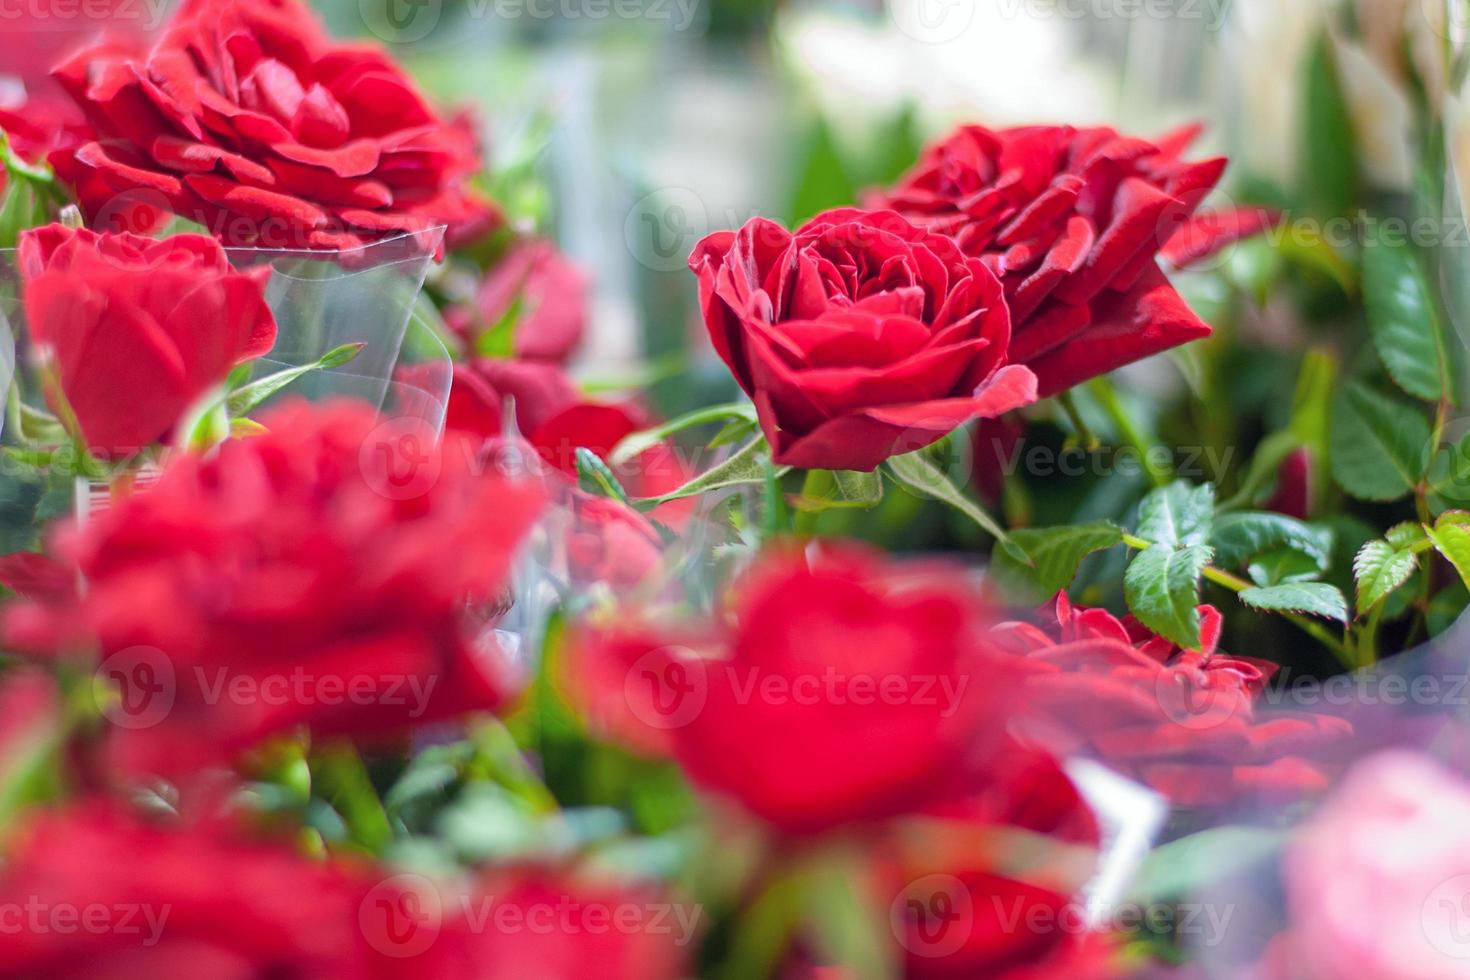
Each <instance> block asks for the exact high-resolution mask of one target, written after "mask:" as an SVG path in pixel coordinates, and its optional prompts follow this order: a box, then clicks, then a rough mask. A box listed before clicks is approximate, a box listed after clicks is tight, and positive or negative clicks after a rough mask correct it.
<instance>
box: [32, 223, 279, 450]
mask: <svg viewBox="0 0 1470 980" xmlns="http://www.w3.org/2000/svg"><path fill="white" fill-rule="evenodd" d="M19 263H20V275H21V286H22V290H23V299H24V304H25V314H26V323H27V327H28V329H29V331H30V335H31V337H32V339H34V340H35V342H36V343H37V344H39V345H41V346H42V347H44V348H46V349H48V350H49V351H50V352H51V356H52V357H53V358H54V367H55V371H54V380H55V381H56V382H57V383H59V384H60V386H61V391H60V392H59V394H61V395H62V396H64V397H65V400H66V403H67V405H68V406H69V407H70V409H71V411H72V413H73V414H74V415H75V417H76V420H77V424H78V425H79V426H80V428H81V430H82V436H83V437H84V439H85V440H86V443H87V445H88V447H90V448H91V449H92V450H93V451H94V452H97V453H99V454H102V455H108V456H116V455H125V454H128V453H131V452H136V451H138V450H140V449H142V448H144V447H146V446H150V445H152V444H153V443H155V442H158V441H159V440H160V439H162V438H163V437H164V436H165V435H167V434H168V432H169V430H170V429H171V428H172V427H173V425H174V423H175V422H177V421H178V419H179V416H180V415H182V414H183V412H184V410H185V409H186V408H188V407H189V405H190V403H192V402H193V401H194V400H195V399H196V398H198V397H199V396H200V395H203V394H204V393H205V392H206V391H207V390H209V388H211V387H212V386H214V385H216V384H219V383H220V382H221V381H223V380H224V379H225V376H226V375H228V374H229V372H230V369H231V368H233V367H234V366H235V365H236V364H239V363H241V362H242V361H246V360H249V359H251V358H254V357H259V356H261V355H262V354H264V353H266V352H267V351H269V350H270V349H271V346H272V345H273V344H274V343H275V340H276V322H275V319H274V317H272V316H271V311H270V309H269V307H267V306H266V303H265V296H264V293H263V292H262V289H263V287H264V284H265V280H266V279H267V278H268V277H269V276H270V269H269V268H267V267H261V268H259V269H254V270H251V271H249V272H239V271H236V270H235V269H234V268H232V267H231V266H230V263H229V260H228V259H227V258H226V257H225V253H224V250H223V249H222V248H220V246H219V243H218V242H216V241H215V240H214V239H212V238H207V237H205V236H203V235H177V236H175V237H172V238H168V239H165V240H163V241H154V240H152V239H147V238H139V237H137V236H135V235H129V234H120V235H111V234H108V235H98V234H96V233H94V232H90V231H86V230H73V229H70V228H65V227H63V226H61V225H48V226H46V227H45V228H38V229H32V230H29V231H26V232H23V233H22V234H21V237H20V248H19ZM53 394H55V393H53Z"/></svg>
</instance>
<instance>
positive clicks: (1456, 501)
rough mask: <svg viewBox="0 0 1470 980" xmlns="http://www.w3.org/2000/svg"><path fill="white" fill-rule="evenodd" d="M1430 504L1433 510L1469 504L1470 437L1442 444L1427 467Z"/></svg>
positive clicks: (1437, 511) (1437, 510)
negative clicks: (1456, 442)
mask: <svg viewBox="0 0 1470 980" xmlns="http://www.w3.org/2000/svg"><path fill="white" fill-rule="evenodd" d="M1428 490H1429V507H1430V509H1431V510H1432V511H1434V512H1435V513H1440V512H1441V511H1445V510H1449V509H1450V508H1452V507H1465V506H1470V436H1466V437H1465V438H1464V439H1462V440H1460V442H1459V443H1458V444H1457V445H1454V446H1443V447H1441V448H1440V450H1439V452H1438V453H1437V454H1436V455H1435V457H1434V463H1433V464H1432V465H1431V466H1430V467H1429V487H1428Z"/></svg>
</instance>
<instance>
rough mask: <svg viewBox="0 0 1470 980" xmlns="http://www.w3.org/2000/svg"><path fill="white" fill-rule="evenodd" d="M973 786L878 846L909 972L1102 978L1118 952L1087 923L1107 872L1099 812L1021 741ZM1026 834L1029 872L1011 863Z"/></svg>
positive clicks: (1021, 979) (1010, 979) (1039, 979)
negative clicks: (1091, 896)
mask: <svg viewBox="0 0 1470 980" xmlns="http://www.w3.org/2000/svg"><path fill="white" fill-rule="evenodd" d="M988 775H989V779H988V781H987V783H986V784H985V785H984V786H982V787H980V788H978V789H977V791H976V792H975V793H974V794H973V795H968V796H962V797H960V798H958V799H956V800H954V801H952V802H949V803H945V804H942V805H939V806H936V807H932V808H930V809H929V810H927V811H925V813H924V814H923V815H922V816H923V820H922V822H918V823H910V822H905V823H900V824H899V825H898V826H897V827H896V828H895V830H894V832H893V833H891V834H888V835H885V837H884V838H881V839H880V842H879V846H878V847H877V849H876V852H875V853H876V856H877V858H878V867H879V869H880V877H879V896H880V899H883V900H887V901H888V908H889V912H890V922H891V925H892V926H893V928H894V931H895V934H896V935H897V937H898V941H899V945H900V946H901V947H902V949H903V953H904V974H903V975H904V976H905V977H908V978H914V980H929V978H943V977H994V978H997V980H1063V978H1067V980H1071V978H1074V977H1075V978H1081V980H1100V978H1103V977H1113V976H1120V975H1121V971H1119V970H1118V968H1117V966H1116V963H1115V959H1116V950H1115V948H1114V947H1113V946H1112V944H1110V943H1109V942H1108V941H1107V939H1106V938H1105V936H1104V935H1103V934H1102V933H1100V932H1098V931H1097V930H1096V926H1095V925H1094V924H1093V923H1092V922H1090V921H1089V920H1088V917H1087V911H1086V907H1085V904H1084V901H1083V899H1082V897H1081V892H1082V887H1083V886H1084V885H1085V884H1086V883H1087V882H1088V881H1089V880H1090V879H1091V878H1092V876H1093V874H1094V873H1095V871H1096V857H1097V847H1098V843H1099V839H1100V835H1099V831H1098V825H1097V821H1096V819H1095V818H1094V817H1093V814H1092V811H1091V810H1090V809H1089V808H1088V806H1087V804H1086V802H1085V801H1084V800H1083V798H1082V797H1081V795H1080V794H1079V793H1078V791H1077V788H1076V786H1075V785H1074V784H1073V783H1072V781H1071V780H1070V779H1069V778H1067V776H1066V774H1065V773H1064V772H1063V771H1062V770H1061V768H1060V767H1058V765H1057V763H1056V762H1055V761H1054V760H1053V759H1051V757H1049V756H1047V755H1044V754H1042V753H1039V752H1036V751H1034V750H1028V749H1025V748H1022V747H1021V746H1018V745H1011V746H1007V748H1006V751H1004V752H1002V753H1000V754H998V755H997V757H996V760H995V762H994V763H993V765H992V767H991V769H990V771H989V774H988ZM1015 831H1022V832H1025V833H1027V834H1030V835H1034V836H1031V837H1030V838H1029V840H1028V842H1027V845H1026V846H1027V849H1028V851H1027V852H1028V854H1029V859H1028V860H1027V861H1026V862H1025V870H1024V871H1019V870H1010V869H1007V868H1006V867H1005V859H1004V855H1005V854H1006V853H1007V850H1006V848H1005V847H1004V844H1003V842H1004V840H1005V835H1006V834H1008V833H1009V834H1014V832H1015Z"/></svg>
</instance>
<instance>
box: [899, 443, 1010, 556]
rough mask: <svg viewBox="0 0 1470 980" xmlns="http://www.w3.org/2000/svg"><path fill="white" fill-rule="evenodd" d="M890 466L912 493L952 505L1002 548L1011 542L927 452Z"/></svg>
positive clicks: (906, 456) (918, 453) (921, 451)
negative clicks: (936, 464) (935, 463)
mask: <svg viewBox="0 0 1470 980" xmlns="http://www.w3.org/2000/svg"><path fill="white" fill-rule="evenodd" d="M887 466H888V472H890V473H892V474H893V478H894V479H895V480H897V481H898V482H899V483H901V484H902V485H904V486H906V487H908V488H909V489H910V490H913V491H915V492H917V493H918V494H919V495H920V496H925V497H933V498H934V499H936V500H940V501H943V502H944V503H946V504H949V505H950V506H951V507H953V508H954V509H955V510H958V511H959V512H960V513H962V514H964V515H965V516H966V517H968V518H969V519H970V520H972V521H974V522H975V523H976V524H978V525H980V527H981V528H983V529H984V530H985V531H987V532H989V533H990V535H991V536H992V537H994V538H995V539H996V540H998V541H1000V542H1001V543H1002V544H1006V543H1008V542H1009V540H1010V539H1009V536H1008V535H1007V534H1006V532H1005V529H1004V528H1002V527H1001V526H1000V525H999V524H997V523H996V522H995V518H993V517H991V516H990V515H989V514H987V513H986V512H985V510H984V508H982V507H981V506H980V505H979V504H977V503H975V502H974V501H973V500H971V499H970V498H969V497H967V496H965V493H964V491H963V490H961V489H960V488H959V487H957V486H955V485H954V483H953V482H952V481H951V480H950V478H949V475H948V474H946V473H945V472H944V470H942V469H940V468H939V467H938V466H935V465H934V463H932V462H931V461H930V460H929V457H928V456H926V455H925V454H924V452H923V450H920V451H919V452H916V453H907V454H905V455H903V456H894V457H891V458H890V459H889V460H888V463H887Z"/></svg>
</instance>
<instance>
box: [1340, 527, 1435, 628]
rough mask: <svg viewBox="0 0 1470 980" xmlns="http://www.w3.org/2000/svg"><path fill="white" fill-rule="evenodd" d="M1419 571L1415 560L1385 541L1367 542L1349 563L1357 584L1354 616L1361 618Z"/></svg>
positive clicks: (1410, 554)
mask: <svg viewBox="0 0 1470 980" xmlns="http://www.w3.org/2000/svg"><path fill="white" fill-rule="evenodd" d="M1418 567H1419V556H1418V555H1416V554H1415V553H1414V552H1413V551H1410V550H1408V549H1405V548H1396V547H1394V546H1393V545H1392V544H1390V543H1388V542H1387V541H1369V542H1368V543H1367V544H1365V545H1363V548H1362V550H1361V551H1359V552H1358V557H1357V558H1355V559H1354V560H1353V576H1354V578H1356V579H1357V581H1358V615H1360V616H1361V615H1363V614H1364V613H1366V612H1368V610H1370V609H1372V608H1373V607H1374V606H1376V605H1378V603H1380V602H1382V601H1383V600H1384V599H1385V598H1387V596H1388V594H1389V593H1391V592H1393V591H1394V590H1396V589H1398V588H1399V587H1400V586H1401V585H1403V584H1404V583H1405V582H1407V581H1408V580H1409V577H1410V576H1411V575H1413V574H1414V570H1415V569H1417V568H1418Z"/></svg>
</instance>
